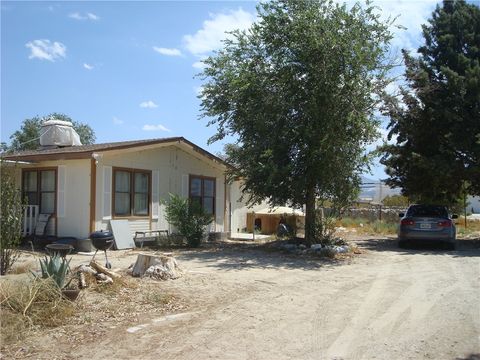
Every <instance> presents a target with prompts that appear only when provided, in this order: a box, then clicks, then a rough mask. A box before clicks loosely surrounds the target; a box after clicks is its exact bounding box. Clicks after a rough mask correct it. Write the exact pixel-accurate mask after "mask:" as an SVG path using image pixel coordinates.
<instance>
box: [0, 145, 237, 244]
mask: <svg viewBox="0 0 480 360" xmlns="http://www.w3.org/2000/svg"><path fill="white" fill-rule="evenodd" d="M2 159H3V160H7V161H9V163H10V164H14V166H15V171H16V176H17V183H18V186H19V187H20V188H21V189H22V192H23V194H24V196H25V197H27V199H28V203H29V205H31V206H35V207H38V211H39V213H47V214H51V221H50V223H49V227H48V233H49V234H52V235H56V236H59V237H63V236H68V237H76V238H87V237H88V236H89V234H90V233H91V232H93V231H97V230H102V229H108V228H109V220H111V219H128V221H129V224H130V229H131V231H132V232H135V231H145V230H159V229H162V230H163V229H164V230H169V224H168V223H167V222H166V221H165V218H164V206H163V205H162V203H161V200H162V199H168V197H169V193H174V194H178V195H181V196H183V197H189V198H192V199H196V200H197V201H199V202H200V203H201V204H202V206H203V208H204V209H205V210H206V211H207V212H209V213H211V214H212V215H213V216H214V221H213V222H212V224H211V226H210V229H209V230H210V232H214V233H220V234H225V233H228V232H230V231H231V226H230V224H231V215H232V214H231V213H230V203H231V202H232V199H231V198H230V192H231V185H229V184H227V183H226V180H225V171H226V170H227V167H228V164H226V163H225V162H224V161H223V160H221V159H220V158H218V157H216V156H215V155H213V154H211V153H209V152H208V151H206V150H204V149H202V148H200V147H199V146H197V145H195V144H193V143H192V142H190V141H188V140H186V139H184V138H183V137H173V138H164V139H153V140H138V141H124V142H114V143H105V144H94V145H77V146H64V147H58V146H50V147H44V148H42V149H40V150H34V151H23V152H18V153H14V154H8V155H3V156H2ZM232 186H233V185H232ZM236 186H237V187H238V185H236ZM233 202H234V203H236V202H237V201H236V200H233ZM236 226H238V225H236ZM170 230H171V229H170Z"/></svg>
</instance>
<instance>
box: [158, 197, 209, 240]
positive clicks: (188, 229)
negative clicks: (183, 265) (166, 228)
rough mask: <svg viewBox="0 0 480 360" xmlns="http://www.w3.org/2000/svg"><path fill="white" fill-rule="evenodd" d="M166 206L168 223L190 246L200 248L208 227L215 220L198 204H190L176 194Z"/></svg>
mask: <svg viewBox="0 0 480 360" xmlns="http://www.w3.org/2000/svg"><path fill="white" fill-rule="evenodd" d="M165 205H166V207H165V219H166V220H167V221H168V223H169V224H170V225H173V226H174V227H175V228H176V229H177V230H178V232H179V233H180V235H182V236H185V238H186V239H187V243H188V245H189V246H191V247H198V246H200V244H201V242H202V239H203V237H204V236H205V234H206V226H207V225H208V224H210V223H211V222H212V220H213V219H212V216H211V215H208V214H206V213H205V211H204V210H203V208H202V206H201V205H200V204H199V203H198V202H190V201H189V200H188V199H184V198H182V197H180V196H178V195H175V194H170V200H169V201H168V202H166V203H165Z"/></svg>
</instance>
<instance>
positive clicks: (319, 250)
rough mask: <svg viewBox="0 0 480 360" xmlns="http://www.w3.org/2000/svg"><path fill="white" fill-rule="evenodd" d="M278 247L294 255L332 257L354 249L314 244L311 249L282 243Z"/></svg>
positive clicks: (347, 246) (343, 246)
mask: <svg viewBox="0 0 480 360" xmlns="http://www.w3.org/2000/svg"><path fill="white" fill-rule="evenodd" d="M278 247H279V248H280V249H282V250H285V251H288V252H289V253H294V254H299V255H301V254H319V255H327V256H331V255H332V254H333V255H334V254H345V253H348V252H351V251H352V248H351V247H350V246H349V245H322V244H313V245H311V246H310V247H307V246H306V245H304V244H299V245H296V244H290V243H280V244H279V245H278Z"/></svg>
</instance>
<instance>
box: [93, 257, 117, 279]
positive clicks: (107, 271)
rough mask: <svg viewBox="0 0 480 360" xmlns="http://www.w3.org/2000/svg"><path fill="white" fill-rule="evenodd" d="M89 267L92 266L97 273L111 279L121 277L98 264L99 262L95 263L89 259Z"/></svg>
mask: <svg viewBox="0 0 480 360" xmlns="http://www.w3.org/2000/svg"><path fill="white" fill-rule="evenodd" d="M90 267H92V268H94V269H95V270H97V272H99V273H102V274H105V275H108V276H110V277H111V278H112V279H119V278H121V277H122V276H121V275H118V274H115V273H114V272H113V271H111V270H108V269H107V268H106V267H104V266H102V265H100V264H99V263H96V262H95V261H93V260H92V261H90Z"/></svg>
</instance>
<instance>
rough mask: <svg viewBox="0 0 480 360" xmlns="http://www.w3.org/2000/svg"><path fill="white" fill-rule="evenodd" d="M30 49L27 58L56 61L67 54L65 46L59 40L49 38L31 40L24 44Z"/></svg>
mask: <svg viewBox="0 0 480 360" xmlns="http://www.w3.org/2000/svg"><path fill="white" fill-rule="evenodd" d="M25 46H26V47H27V48H29V49H30V55H29V56H28V58H29V59H40V60H48V61H52V62H54V61H56V60H58V59H61V58H65V57H66V56H67V47H66V46H65V45H63V44H62V43H61V42H57V41H54V42H53V43H52V42H51V41H50V40H47V39H42V40H33V41H30V42H28V43H26V44H25Z"/></svg>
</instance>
